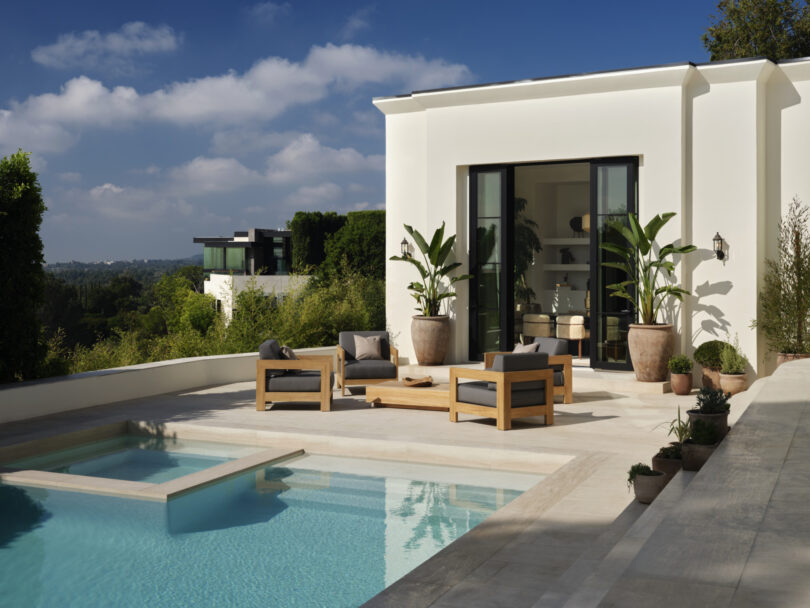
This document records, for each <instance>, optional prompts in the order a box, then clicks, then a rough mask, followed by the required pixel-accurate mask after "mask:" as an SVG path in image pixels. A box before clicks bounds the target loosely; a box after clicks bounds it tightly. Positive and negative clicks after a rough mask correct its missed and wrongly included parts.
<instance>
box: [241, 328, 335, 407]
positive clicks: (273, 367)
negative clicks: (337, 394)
mask: <svg viewBox="0 0 810 608" xmlns="http://www.w3.org/2000/svg"><path fill="white" fill-rule="evenodd" d="M295 356H296V357H297V358H296V359H288V358H286V357H285V356H284V355H283V354H282V352H281V348H280V347H279V345H278V342H276V341H275V340H267V341H265V342H264V343H263V344H262V345H261V346H260V347H259V360H258V361H256V411H258V412H263V411H265V408H266V405H267V404H268V403H270V404H272V403H277V402H284V401H308V402H314V403H319V404H320V406H321V411H322V412H328V411H331V409H332V384H333V382H334V379H335V374H334V373H333V371H332V356H331V355H295Z"/></svg>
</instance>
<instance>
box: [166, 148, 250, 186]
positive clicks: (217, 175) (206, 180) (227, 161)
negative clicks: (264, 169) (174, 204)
mask: <svg viewBox="0 0 810 608" xmlns="http://www.w3.org/2000/svg"><path fill="white" fill-rule="evenodd" d="M169 175H170V177H171V180H172V185H171V188H172V191H173V192H175V193H182V194H185V195H193V194H206V193H210V192H230V191H233V190H238V189H240V188H244V187H246V186H251V185H255V184H259V183H262V182H263V181H264V178H263V177H262V176H261V175H260V174H259V173H257V172H256V171H253V170H251V169H248V168H247V167H245V166H244V165H243V164H241V163H240V162H239V161H238V160H236V159H234V158H204V157H202V156H198V157H197V158H195V159H194V160H192V161H190V162H188V163H186V164H184V165H181V166H179V167H175V168H174V169H172V170H171V171H170V173H169Z"/></svg>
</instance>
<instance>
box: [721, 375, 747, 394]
mask: <svg viewBox="0 0 810 608" xmlns="http://www.w3.org/2000/svg"><path fill="white" fill-rule="evenodd" d="M720 388H721V389H722V390H723V392H724V393H731V394H732V395H736V394H737V393H741V392H743V391H744V390H745V389H746V388H748V376H747V375H745V374H720Z"/></svg>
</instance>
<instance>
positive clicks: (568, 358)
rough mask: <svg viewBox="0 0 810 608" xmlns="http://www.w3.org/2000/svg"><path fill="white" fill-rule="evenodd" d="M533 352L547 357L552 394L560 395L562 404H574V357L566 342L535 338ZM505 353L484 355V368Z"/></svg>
mask: <svg viewBox="0 0 810 608" xmlns="http://www.w3.org/2000/svg"><path fill="white" fill-rule="evenodd" d="M532 344H535V345H536V346H535V351H534V352H537V353H544V354H546V355H548V366H549V367H550V368H551V369H552V370H553V371H554V394H555V395H562V398H563V403H573V402H574V374H573V366H574V357H573V356H572V355H569V354H567V353H568V341H567V340H561V339H559V338H535V339H534V342H533V343H532ZM507 354H510V353H505V352H491V353H484V367H487V368H489V367H492V362H493V361H494V360H495V356H496V355H507Z"/></svg>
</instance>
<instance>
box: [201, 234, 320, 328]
mask: <svg viewBox="0 0 810 608" xmlns="http://www.w3.org/2000/svg"><path fill="white" fill-rule="evenodd" d="M194 242H195V243H202V245H203V271H204V272H205V288H204V291H205V293H206V294H211V295H213V296H214V297H215V298H216V299H217V306H218V307H221V308H222V310H223V312H224V313H225V317H226V318H228V319H230V318H231V315H232V314H233V300H234V298H235V297H236V294H238V293H239V292H240V291H242V290H243V289H244V288H245V286H246V285H248V284H249V283H250V282H251V281H252V282H254V283H255V285H256V286H257V287H259V288H260V289H262V291H264V292H265V293H266V294H268V295H271V294H282V293H285V292H287V291H289V290H290V289H291V288H292V287H293V284H294V283H295V281H296V279H294V278H293V277H291V276H290V265H291V262H292V246H291V244H290V232H289V231H288V230H269V229H264V228H251V229H250V230H246V231H241V232H234V233H233V236H232V237H228V236H215V237H194ZM302 279H303V280H306V279H305V277H297V280H302Z"/></svg>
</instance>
